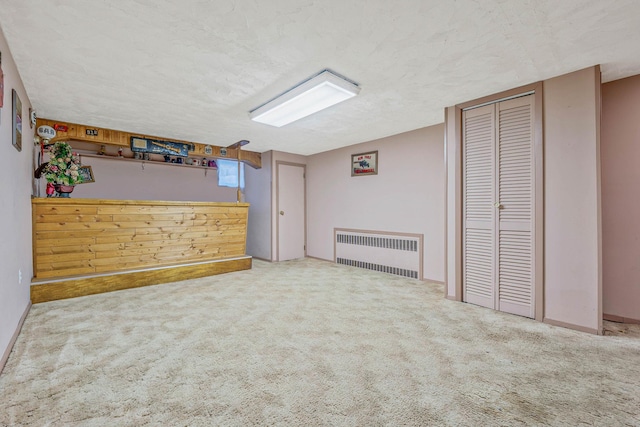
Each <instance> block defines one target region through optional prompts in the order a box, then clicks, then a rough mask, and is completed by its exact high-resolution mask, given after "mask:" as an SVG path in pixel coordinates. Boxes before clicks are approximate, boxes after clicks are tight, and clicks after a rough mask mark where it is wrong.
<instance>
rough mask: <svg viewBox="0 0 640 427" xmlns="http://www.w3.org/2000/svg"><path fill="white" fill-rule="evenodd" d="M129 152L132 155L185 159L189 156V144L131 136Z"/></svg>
mask: <svg viewBox="0 0 640 427" xmlns="http://www.w3.org/2000/svg"><path fill="white" fill-rule="evenodd" d="M131 151H133V152H134V153H151V154H163V155H164V154H170V155H172V156H181V157H187V156H188V155H189V144H184V143H182V142H171V141H158V140H155V139H148V138H139V137H135V136H132V137H131Z"/></svg>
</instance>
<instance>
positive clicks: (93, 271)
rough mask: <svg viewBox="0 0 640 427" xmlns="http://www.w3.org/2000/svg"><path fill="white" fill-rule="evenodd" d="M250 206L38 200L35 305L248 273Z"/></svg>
mask: <svg viewBox="0 0 640 427" xmlns="http://www.w3.org/2000/svg"><path fill="white" fill-rule="evenodd" d="M248 208H249V204H248V203H215V202H170V201H143V200H102V199H74V198H68V199H65V198H34V199H32V212H33V263H34V266H33V267H34V268H33V270H34V279H33V281H32V286H31V300H32V302H33V303H38V302H44V301H51V300H55V299H63V298H71V297H75V296H81V295H90V294H95V293H101V292H108V291H113V290H120V289H127V288H132V287H139V286H147V285H151V284H157V283H167V282H174V281H179V280H186V279H191V278H196V277H204V276H210V275H213V274H220V273H226V272H230V271H238V270H246V269H250V268H251V257H248V256H247V255H246V254H245V250H246V237H247V215H248Z"/></svg>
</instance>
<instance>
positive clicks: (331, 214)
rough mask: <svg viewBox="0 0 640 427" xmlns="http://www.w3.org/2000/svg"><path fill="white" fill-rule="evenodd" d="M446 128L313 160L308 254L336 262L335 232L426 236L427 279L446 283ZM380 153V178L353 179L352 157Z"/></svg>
mask: <svg viewBox="0 0 640 427" xmlns="http://www.w3.org/2000/svg"><path fill="white" fill-rule="evenodd" d="M443 135H444V127H443V125H436V126H431V127H428V128H423V129H418V130H415V131H412V132H406V133H402V134H399V135H394V136H391V137H388V138H383V139H378V140H375V141H370V142H366V143H362V144H358V145H353V146H350V147H346V148H341V149H337V150H332V151H328V152H325V153H320V154H315V155H313V156H310V157H309V158H308V161H307V233H308V234H307V254H308V255H309V256H314V257H318V258H323V259H327V260H333V229H334V228H335V227H341V228H358V229H366V230H376V231H395V232H404V233H419V234H424V249H425V252H424V278H425V279H430V280H435V281H444V227H443V224H444V188H445V187H444V185H445V174H444V143H443ZM373 150H378V156H379V161H378V167H379V172H378V175H371V176H363V177H352V176H351V169H350V164H351V154H356V153H361V152H366V151H373Z"/></svg>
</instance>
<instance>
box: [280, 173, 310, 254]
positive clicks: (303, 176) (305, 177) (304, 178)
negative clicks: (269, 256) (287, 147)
mask: <svg viewBox="0 0 640 427" xmlns="http://www.w3.org/2000/svg"><path fill="white" fill-rule="evenodd" d="M280 165H285V166H295V167H301V168H302V179H303V180H304V195H303V197H304V199H303V204H304V256H305V257H306V256H307V165H305V164H304V163H294V162H286V161H282V160H276V205H275V212H274V213H273V214H274V215H275V216H276V230H275V234H276V236H275V241H276V261H278V262H279V261H280V214H279V212H280Z"/></svg>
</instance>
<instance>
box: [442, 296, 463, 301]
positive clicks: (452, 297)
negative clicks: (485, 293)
mask: <svg viewBox="0 0 640 427" xmlns="http://www.w3.org/2000/svg"><path fill="white" fill-rule="evenodd" d="M444 297H445V298H446V299H448V300H449V301H455V302H462V300H459V299H458V298H456V297H455V296H452V295H445V296H444Z"/></svg>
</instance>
